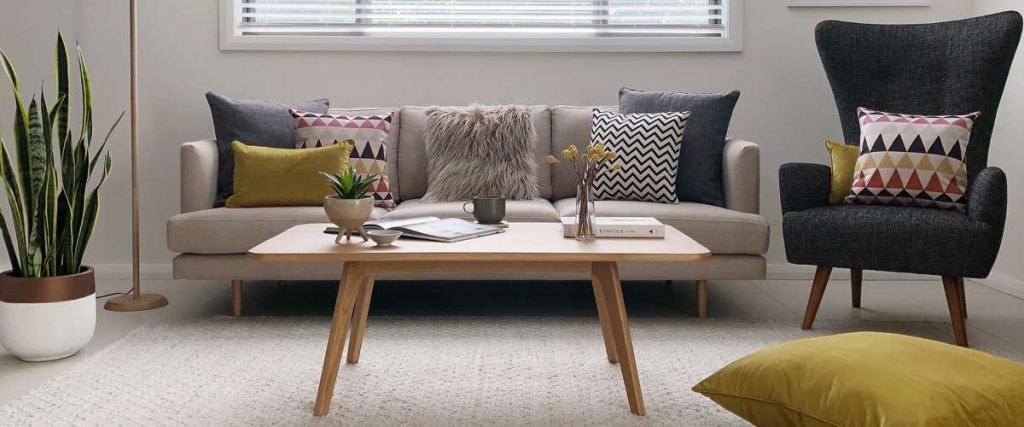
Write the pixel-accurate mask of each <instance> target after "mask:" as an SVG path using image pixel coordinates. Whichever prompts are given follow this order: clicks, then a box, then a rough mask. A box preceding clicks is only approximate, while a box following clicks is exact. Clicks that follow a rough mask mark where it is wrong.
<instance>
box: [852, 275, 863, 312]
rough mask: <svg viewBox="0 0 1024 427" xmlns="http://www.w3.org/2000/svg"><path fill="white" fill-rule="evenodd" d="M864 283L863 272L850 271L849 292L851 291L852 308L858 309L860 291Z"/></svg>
mask: <svg viewBox="0 0 1024 427" xmlns="http://www.w3.org/2000/svg"><path fill="white" fill-rule="evenodd" d="M863 283H864V270H861V269H859V268H851V269H850V290H852V291H853V307H854V308H860V290H861V285H862V284H863Z"/></svg>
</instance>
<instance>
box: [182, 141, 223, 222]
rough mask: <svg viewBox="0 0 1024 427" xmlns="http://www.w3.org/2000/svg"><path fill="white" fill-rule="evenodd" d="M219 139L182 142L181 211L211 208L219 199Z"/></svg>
mask: <svg viewBox="0 0 1024 427" xmlns="http://www.w3.org/2000/svg"><path fill="white" fill-rule="evenodd" d="M217 161H218V154H217V141H215V140H212V139H204V140H201V141H193V142H186V143H184V144H181V212H182V213H186V212H194V211H198V210H203V209H210V208H211V207H213V203H214V202H215V201H216V199H217Z"/></svg>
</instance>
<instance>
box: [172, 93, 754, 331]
mask: <svg viewBox="0 0 1024 427" xmlns="http://www.w3.org/2000/svg"><path fill="white" fill-rule="evenodd" d="M532 108H533V113H534V114H533V116H534V125H535V127H536V130H537V146H536V152H535V158H536V161H537V165H538V181H539V183H540V190H541V198H540V199H536V200H529V201H509V202H508V204H507V219H508V220H509V221H552V222H554V221H558V219H559V217H560V216H570V215H572V214H573V212H574V206H573V197H574V195H575V187H574V184H573V182H572V178H571V177H570V176H569V175H568V173H567V172H565V171H564V170H562V169H560V168H558V167H551V166H549V165H548V164H547V162H546V161H545V157H546V156H547V155H548V154H557V153H560V152H561V151H562V149H564V148H565V147H568V146H569V145H570V144H576V145H577V146H583V145H586V144H587V143H588V142H589V140H590V127H591V110H592V108H594V107H580V106H550V107H549V106H535V107H532ZM599 108H603V109H608V110H614V109H615V107H599ZM387 111H394V112H396V114H395V120H394V122H393V123H392V130H391V134H390V135H389V145H388V161H389V165H388V173H389V176H390V177H391V185H392V190H393V191H394V193H395V196H396V198H397V199H398V200H399V204H398V207H397V208H395V209H394V210H392V211H390V212H389V211H386V210H384V209H380V208H374V211H373V214H372V217H373V218H407V217H416V216H423V215H432V216H439V217H461V218H469V215H468V214H466V213H464V212H463V210H462V203H460V202H451V203H422V202H420V200H419V198H420V197H422V196H423V194H424V192H426V189H427V179H426V177H427V173H426V151H425V145H424V136H423V130H424V125H425V122H426V107H402V108H396V109H332V113H337V114H353V113H354V114H370V113H380V112H387ZM723 160H724V176H725V181H724V187H725V198H726V207H724V208H722V207H716V206H710V205H703V204H698V203H685V202H684V203H679V204H675V205H670V204H658V203H647V202H630V201H598V202H597V213H598V215H603V216H653V217H656V218H658V219H659V220H661V221H662V222H664V223H666V224H669V225H672V226H674V227H676V228H678V229H679V230H682V231H683V232H685V233H686V234H688V235H690V236H691V237H693V238H694V239H696V240H697V241H698V242H700V243H702V244H703V245H704V246H706V247H707V248H708V249H710V250H711V251H712V253H713V254H714V256H713V257H712V258H711V259H710V260H708V261H705V262H701V263H686V264H662V263H654V264H644V263H635V264H624V265H622V266H620V271H621V274H622V278H623V279H625V280H697V281H698V284H699V287H700V290H701V291H703V287H704V286H706V281H707V280H709V279H761V278H764V276H765V259H764V254H765V252H766V251H767V249H768V233H769V228H768V223H767V222H766V221H765V220H764V218H762V217H761V216H760V215H759V214H758V188H759V187H758V179H759V178H758V174H759V168H758V146H757V144H755V143H753V142H749V141H744V140H738V139H730V140H728V141H727V142H726V146H725V155H724V159H723ZM216 181H217V147H216V143H215V141H214V140H211V139H208V140H202V141H195V142H187V143H185V144H183V145H182V147H181V213H180V214H178V215H175V216H174V217H172V218H171V219H170V220H169V221H168V222H167V245H168V248H169V249H170V250H171V251H173V252H176V253H179V254H180V255H178V256H177V257H175V258H174V277H175V278H177V279H215V280H231V281H232V284H233V286H234V288H235V292H234V295H235V301H234V303H235V312H236V314H237V313H238V312H239V311H240V309H241V286H242V281H243V280H336V279H338V278H339V277H340V273H341V269H342V266H341V265H337V264H280V263H260V262H256V261H253V260H251V259H248V258H246V256H245V252H246V251H248V250H249V248H251V247H253V246H255V245H256V244H258V243H260V242H262V241H263V240H265V239H267V238H269V237H272V236H274V235H276V234H278V233H280V232H282V231H284V230H286V229H288V228H289V227H292V226H294V225H297V224H303V223H311V222H327V217H326V216H325V215H324V212H323V209H322V208H321V207H318V206H309V207H268V208H236V209H229V208H217V209H211V208H210V207H211V206H212V205H213V202H214V198H215V196H216V194H215V193H216V185H217V183H216ZM538 244H542V243H541V242H538ZM443 278H444V277H443V276H431V277H424V279H443ZM509 278H516V279H520V278H521V279H565V277H555V276H549V277H527V276H524V277H507V276H503V277H502V279H509ZM381 279H387V277H386V276H382V277H381ZM581 279H582V278H581ZM701 293H702V294H703V292H701ZM701 305H702V306H703V304H701ZM701 311H702V314H703V310H701Z"/></svg>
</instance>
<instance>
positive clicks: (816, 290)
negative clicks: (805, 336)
mask: <svg viewBox="0 0 1024 427" xmlns="http://www.w3.org/2000/svg"><path fill="white" fill-rule="evenodd" d="M831 274H832V267H829V266H827V265H819V266H818V269H817V270H816V271H815V272H814V284H812V285H811V297H810V298H809V299H808V300H807V312H806V313H804V323H803V325H802V326H801V328H802V329H803V330H805V331H806V330H808V329H811V326H814V316H817V315H818V307H819V306H821V297H823V296H825V286H826V285H828V276H829V275H831Z"/></svg>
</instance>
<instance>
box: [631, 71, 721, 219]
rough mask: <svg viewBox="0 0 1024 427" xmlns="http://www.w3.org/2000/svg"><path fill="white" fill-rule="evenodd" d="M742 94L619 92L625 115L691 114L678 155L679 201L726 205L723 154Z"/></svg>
mask: <svg viewBox="0 0 1024 427" xmlns="http://www.w3.org/2000/svg"><path fill="white" fill-rule="evenodd" d="M739 98H740V91H738V90H734V91H731V92H722V93H683V92H644V91H638V90H633V89H629V88H622V90H620V91H619V110H621V111H622V113H623V114H637V113H662V112H669V111H672V112H679V113H681V112H689V113H690V114H691V116H690V121H689V122H688V123H687V124H686V133H684V134H683V147H682V150H681V151H680V154H679V174H678V177H677V178H676V179H677V181H676V190H677V191H678V192H679V200H683V201H687V202H698V203H707V204H709V205H715V206H725V196H724V193H723V191H722V153H723V150H724V147H725V135H726V133H727V132H728V130H729V121H730V120H732V110H733V108H734V107H735V106H736V101H737V100H739Z"/></svg>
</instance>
